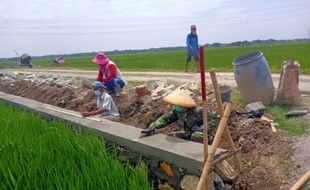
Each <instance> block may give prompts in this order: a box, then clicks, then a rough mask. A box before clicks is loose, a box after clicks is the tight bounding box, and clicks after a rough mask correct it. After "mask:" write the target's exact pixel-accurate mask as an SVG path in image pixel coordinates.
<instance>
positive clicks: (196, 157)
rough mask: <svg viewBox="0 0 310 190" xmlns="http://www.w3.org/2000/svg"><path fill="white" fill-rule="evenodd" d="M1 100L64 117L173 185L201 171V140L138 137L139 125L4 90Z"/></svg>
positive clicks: (46, 114)
mask: <svg viewBox="0 0 310 190" xmlns="http://www.w3.org/2000/svg"><path fill="white" fill-rule="evenodd" d="M0 100H3V101H5V102H8V103H10V104H12V105H15V106H18V107H20V108H22V109H26V110H30V111H32V112H35V113H39V114H41V115H42V116H43V117H45V118H49V119H59V120H63V121H65V122H69V123H70V124H71V125H72V126H75V127H79V128H81V129H83V130H93V131H95V132H96V133H98V134H99V135H101V136H102V137H103V138H104V139H105V140H106V141H107V142H108V143H113V144H115V145H117V146H119V147H120V149H121V150H123V151H122V152H123V156H125V157H127V158H129V159H130V160H131V161H132V162H136V163H137V162H138V161H139V160H141V159H142V160H143V161H144V162H145V163H146V165H147V166H148V168H149V169H150V172H151V175H155V176H156V177H157V178H158V179H160V180H164V181H167V182H168V183H169V184H171V185H172V186H174V187H176V188H179V184H180V181H181V179H182V177H183V176H184V175H185V174H188V175H196V176H199V175H200V172H199V168H200V167H201V166H202V163H203V145H202V144H199V143H195V142H191V141H185V140H182V139H179V138H174V137H169V136H166V135H163V134H157V135H154V136H150V137H145V138H141V139H140V138H139V136H140V131H141V129H139V128H136V127H133V126H129V125H124V124H122V123H117V122H112V121H109V120H106V119H103V118H98V117H96V118H98V119H100V121H93V120H89V119H85V118H81V117H77V116H72V115H69V114H64V113H61V112H58V111H53V110H51V109H48V107H50V108H53V109H58V110H62V111H65V112H69V113H72V114H79V113H77V112H74V111H70V110H65V109H62V108H59V107H55V106H51V105H48V104H44V103H40V102H37V101H34V100H30V99H27V98H23V97H18V96H14V95H10V94H6V93H3V92H0ZM209 150H210V148H209ZM221 151H224V150H223V149H218V151H217V153H219V152H221ZM160 163H161V164H160ZM160 165H162V166H163V167H162V168H167V167H168V170H169V168H170V169H171V170H172V175H171V173H169V171H168V172H167V170H166V172H165V171H164V170H163V169H162V168H161V167H160ZM165 166H167V167H165ZM169 175H170V176H169Z"/></svg>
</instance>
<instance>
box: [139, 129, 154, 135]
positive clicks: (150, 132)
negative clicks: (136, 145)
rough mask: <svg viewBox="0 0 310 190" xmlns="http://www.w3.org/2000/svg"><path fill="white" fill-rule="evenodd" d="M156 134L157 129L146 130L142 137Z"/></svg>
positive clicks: (143, 131)
mask: <svg viewBox="0 0 310 190" xmlns="http://www.w3.org/2000/svg"><path fill="white" fill-rule="evenodd" d="M153 134H155V129H151V128H146V129H144V130H142V131H141V137H147V136H151V135H153Z"/></svg>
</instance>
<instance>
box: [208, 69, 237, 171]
mask: <svg viewBox="0 0 310 190" xmlns="http://www.w3.org/2000/svg"><path fill="white" fill-rule="evenodd" d="M210 77H211V80H212V85H213V89H214V93H215V100H216V103H217V108H218V113H219V114H220V116H223V114H224V108H223V104H222V98H221V94H220V89H219V85H218V82H217V78H216V74H215V70H214V69H212V70H211V71H210ZM225 137H226V139H227V141H228V145H229V146H230V148H231V150H232V151H236V150H237V149H236V146H235V144H234V141H233V139H232V137H231V134H230V131H229V128H228V125H227V124H226V126H225ZM234 158H235V160H236V164H237V167H238V170H239V172H242V169H241V168H242V167H241V159H240V155H239V154H235V155H234Z"/></svg>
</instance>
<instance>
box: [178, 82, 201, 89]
mask: <svg viewBox="0 0 310 190" xmlns="http://www.w3.org/2000/svg"><path fill="white" fill-rule="evenodd" d="M179 88H185V89H187V90H191V91H198V90H199V89H200V86H199V85H198V84H197V83H194V82H187V83H185V84H183V85H181V86H180V87H179Z"/></svg>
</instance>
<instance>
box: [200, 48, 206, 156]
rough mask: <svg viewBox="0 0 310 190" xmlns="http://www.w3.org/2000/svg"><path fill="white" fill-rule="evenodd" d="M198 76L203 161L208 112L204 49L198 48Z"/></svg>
mask: <svg viewBox="0 0 310 190" xmlns="http://www.w3.org/2000/svg"><path fill="white" fill-rule="evenodd" d="M199 62H200V76H201V96H202V117H203V152H204V153H203V155H204V161H206V160H207V157H208V110H207V93H206V78H205V65H204V48H203V46H201V47H200V48H199Z"/></svg>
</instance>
